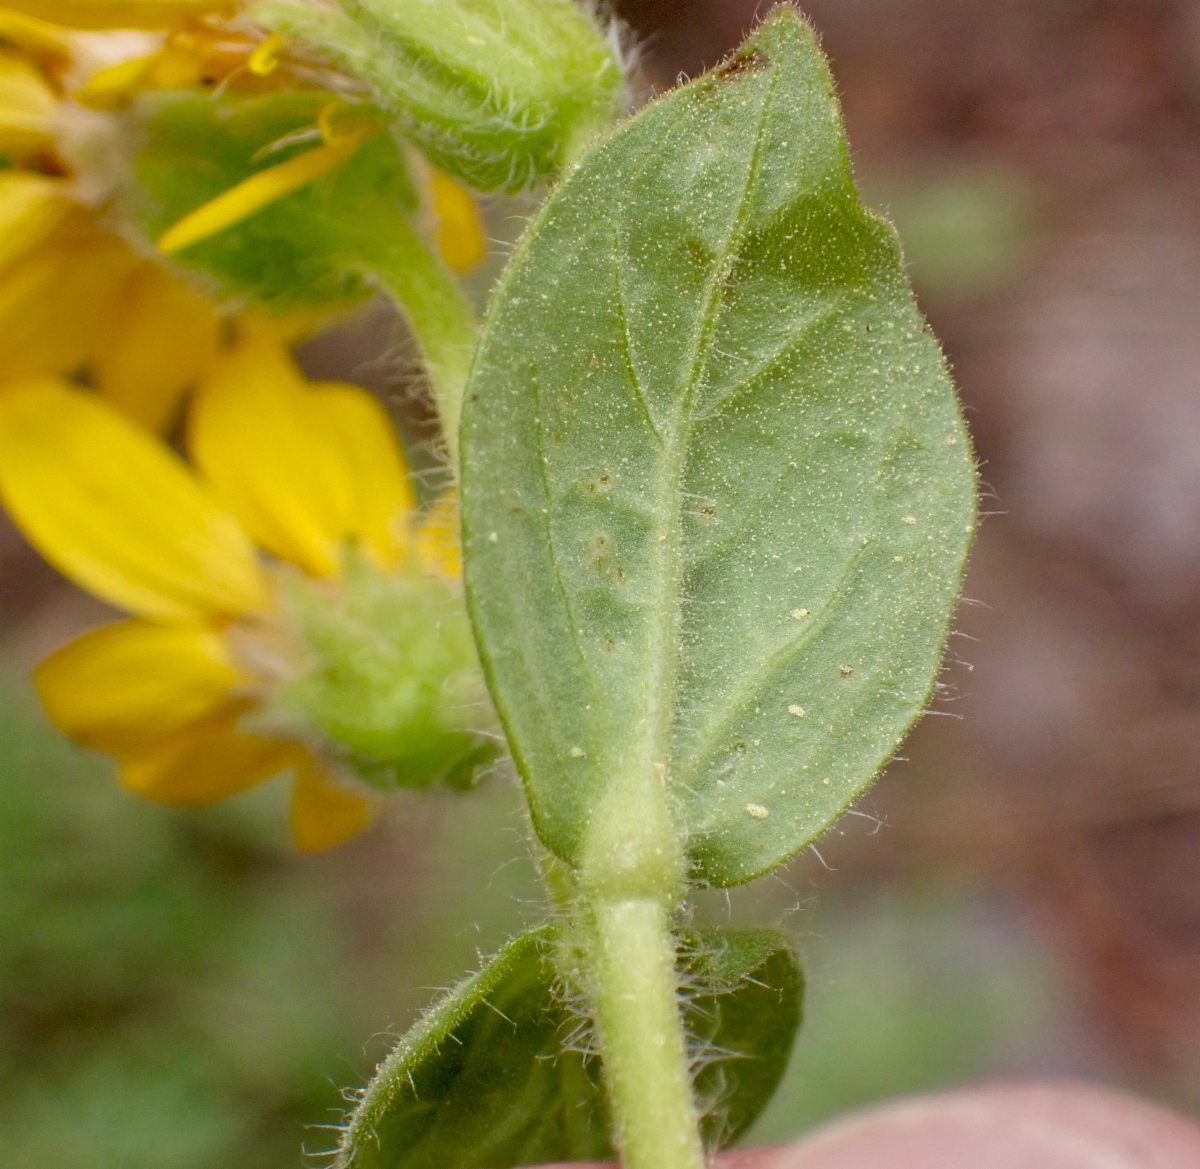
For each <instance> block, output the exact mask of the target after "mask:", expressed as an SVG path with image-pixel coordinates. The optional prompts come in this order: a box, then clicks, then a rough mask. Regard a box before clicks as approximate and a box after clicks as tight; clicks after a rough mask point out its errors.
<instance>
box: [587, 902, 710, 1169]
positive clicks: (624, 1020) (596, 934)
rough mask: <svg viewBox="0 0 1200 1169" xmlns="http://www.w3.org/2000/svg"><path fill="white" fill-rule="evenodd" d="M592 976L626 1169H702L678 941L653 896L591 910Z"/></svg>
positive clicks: (596, 1016) (592, 906) (594, 1007)
mask: <svg viewBox="0 0 1200 1169" xmlns="http://www.w3.org/2000/svg"><path fill="white" fill-rule="evenodd" d="M588 908H589V910H590V912H589V918H590V923H589V924H590V930H589V933H590V945H589V946H588V951H589V955H588V956H589V959H590V961H589V963H588V965H589V970H588V977H589V981H590V983H591V991H592V994H591V998H592V1010H593V1016H594V1021H595V1025H596V1031H597V1036H598V1038H599V1041H600V1050H601V1052H602V1054H603V1057H604V1074H605V1080H606V1083H607V1085H608V1093H609V1102H610V1104H611V1106H612V1112H613V1121H614V1127H615V1137H616V1143H617V1147H618V1148H619V1150H620V1153H621V1163H622V1165H623V1166H624V1169H703V1166H704V1150H703V1148H702V1146H701V1144H700V1135H699V1129H698V1126H697V1120H698V1118H697V1115H696V1107H695V1104H694V1102H693V1099H692V1088H691V1076H690V1073H689V1069H688V1055H687V1041H686V1037H685V1034H684V1028H683V1019H682V1016H681V1014H680V1010H679V999H678V994H677V989H678V988H677V985H676V974H675V945H674V942H673V939H672V937H671V929H670V919H669V915H668V911H667V909H666V908H665V907H664V905H663V903H662V901H661V900H659V899H657V898H646V897H639V898H631V899H628V900H620V901H607V900H602V901H598V902H592V903H591V904H590V906H589V907H588Z"/></svg>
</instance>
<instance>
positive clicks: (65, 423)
mask: <svg viewBox="0 0 1200 1169" xmlns="http://www.w3.org/2000/svg"><path fill="white" fill-rule="evenodd" d="M189 448H190V452H191V456H192V460H193V462H194V463H195V465H196V467H197V469H198V471H199V472H200V474H197V473H196V472H195V471H193V470H192V469H191V468H189V467H188V465H187V464H185V463H184V462H183V460H182V459H180V458H179V457H178V456H177V455H176V454H175V453H174V452H173V451H171V450H170V448H168V447H167V446H166V445H165V444H163V443H161V442H160V441H159V440H157V439H155V438H154V437H152V436H151V435H149V434H147V433H146V432H145V431H144V430H142V429H141V428H139V427H137V426H135V425H133V424H131V423H130V422H128V421H127V420H126V419H124V418H123V417H122V416H121V415H120V414H119V413H117V412H116V411H114V410H113V409H111V408H110V407H109V406H108V405H107V404H105V403H104V402H103V401H102V400H101V399H100V398H98V397H96V396H95V395H94V394H91V393H89V392H87V391H84V390H80V389H77V388H74V387H71V386H68V385H66V384H64V383H62V382H60V381H58V380H55V379H42V380H38V381H35V382H32V383H30V384H27V385H25V386H23V387H19V388H14V389H11V390H10V391H9V392H8V393H7V394H5V395H3V396H0V497H2V498H3V501H4V503H5V505H6V506H7V508H8V510H9V512H10V514H11V515H12V517H13V519H14V520H15V521H16V522H17V524H18V525H19V526H20V527H21V528H22V530H23V531H24V532H25V533H26V534H27V536H28V537H29V538H30V540H31V541H32V542H33V543H34V544H35V546H37V547H38V548H39V549H40V550H41V552H42V553H43V555H45V557H46V558H47V559H48V560H49V561H50V562H51V563H52V564H54V565H55V566H57V567H58V568H59V569H60V570H61V571H62V572H63V573H64V574H65V575H66V576H68V577H69V578H71V579H72V580H74V581H75V582H76V583H77V584H79V585H81V586H82V587H84V588H86V589H88V590H89V591H91V592H92V593H94V594H95V595H96V596H98V597H101V598H103V599H104V600H106V601H108V602H110V603H111V604H114V605H116V606H118V607H120V608H123V609H125V610H127V611H128V612H130V613H132V614H135V616H133V617H131V618H129V619H126V620H123V621H119V622H117V623H115V624H112V625H107V626H104V627H102V628H100V629H97V630H94V631H92V632H90V633H87V634H85V635H84V636H82V637H80V638H78V639H77V640H75V641H73V642H71V643H70V644H69V645H67V646H65V647H64V648H63V649H60V650H59V651H57V652H56V653H54V654H53V655H51V656H50V657H49V658H48V659H47V660H46V661H44V662H43V663H42V664H41V665H40V666H39V667H38V669H37V671H36V673H35V684H36V687H37V690H38V693H39V695H40V697H41V700H42V703H43V705H44V706H45V708H46V711H47V712H48V714H49V716H50V718H51V720H52V721H53V722H54V723H55V725H56V726H58V727H59V728H60V729H62V730H63V731H65V732H66V733H67V734H69V735H71V736H72V737H73V738H75V739H76V740H77V741H79V742H80V743H82V744H84V745H86V746H88V747H92V748H95V749H98V750H101V751H105V752H108V753H109V754H111V755H113V756H115V758H116V760H117V763H118V767H119V774H120V778H121V780H122V782H123V783H124V785H125V786H126V787H127V788H129V789H130V790H132V791H134V792H137V793H139V794H141V795H143V796H147V797H149V798H150V799H154V800H158V801H161V802H164V803H169V804H180V805H200V804H207V803H211V802H213V801H215V800H219V799H221V798H223V797H225V796H228V795H232V794H234V793H235V792H238V791H241V790H242V789H244V788H246V787H249V786H250V785H251V784H254V783H256V782H258V781H259V780H262V779H265V778H267V777H269V776H271V775H274V774H276V773H278V772H280V771H281V770H284V769H288V768H290V769H292V770H293V771H294V773H295V783H294V788H293V794H292V802H291V830H292V835H293V839H294V840H295V843H296V844H297V846H298V847H299V848H301V849H303V850H311V849H317V848H323V847H327V846H330V845H333V844H337V843H340V842H341V841H343V840H345V839H347V838H348V837H350V836H352V835H353V834H354V833H355V832H357V831H358V830H359V829H360V828H362V827H363V826H364V825H365V824H366V823H367V822H368V820H369V818H370V814H371V809H372V806H373V804H372V801H371V800H370V799H369V798H367V797H366V796H365V795H364V794H361V792H360V790H356V788H355V785H354V784H353V783H352V782H348V779H347V775H346V773H345V771H344V770H342V769H339V768H338V767H337V766H336V764H334V763H332V762H331V759H330V758H329V757H323V755H322V752H321V751H320V750H319V749H314V747H313V745H312V743H310V742H307V741H305V739H304V736H297V737H296V738H293V739H289V738H285V737H279V736H278V735H276V734H273V733H262V730H261V728H257V729H256V726H255V716H256V714H257V713H259V712H261V710H262V709H263V707H264V704H265V703H266V701H267V700H268V697H269V693H270V688H271V686H272V684H273V681H274V674H275V673H276V672H277V671H278V670H280V669H281V668H283V669H286V661H287V655H288V652H289V650H288V647H287V638H286V632H287V631H286V628H285V625H284V619H283V616H282V614H281V607H280V593H279V585H280V582H281V580H282V579H283V577H282V576H281V574H287V573H289V572H291V573H295V572H296V569H299V570H300V571H301V572H302V573H303V574H304V579H308V580H311V581H313V582H314V584H313V586H312V587H314V588H330V589H337V588H338V587H339V577H340V574H341V572H342V568H341V565H342V563H343V559H342V557H343V553H344V550H345V549H346V547H347V546H348V545H349V546H353V547H357V548H358V549H359V552H360V554H361V556H362V557H364V558H365V559H366V560H367V561H369V562H370V563H371V564H372V565H373V566H374V568H375V570H378V572H379V573H380V574H384V575H386V574H387V573H389V572H396V571H409V572H416V573H418V575H421V576H422V577H424V576H431V577H436V576H437V575H438V574H446V573H447V572H454V571H456V570H457V561H456V559H455V557H456V549H455V548H454V546H453V544H452V543H450V542H448V541H447V538H446V537H447V528H446V523H447V514H448V513H447V511H446V509H445V505H443V506H442V508H441V509H437V510H435V513H434V514H432V515H431V516H430V518H429V520H428V522H426V523H425V524H423V525H419V524H418V523H417V522H416V519H415V512H414V508H415V503H414V498H413V494H412V490H411V487H410V484H409V481H408V476H407V472H406V470H405V465H404V462H403V456H402V454H401V452H400V450H399V447H398V445H397V443H396V440H395V437H394V433H393V431H392V428H391V426H390V423H389V422H388V419H387V417H386V414H385V413H384V411H383V409H382V407H380V406H379V404H378V403H377V402H376V401H375V399H373V398H372V397H371V396H370V395H369V394H367V393H365V392H364V391H362V390H359V389H357V388H355V387H352V386H347V385H342V384H338V383H319V384H312V383H306V382H305V381H304V380H303V378H302V376H301V375H300V373H299V372H298V370H296V368H295V367H294V365H293V364H292V363H291V361H290V359H289V358H288V357H287V356H286V354H285V353H284V352H283V351H282V350H281V349H280V348H279V346H278V345H277V344H276V343H274V342H273V341H270V340H264V339H262V338H261V337H259V338H253V337H252V338H250V339H248V340H245V341H243V343H242V344H240V345H238V346H237V347H236V348H234V349H233V350H232V351H230V352H228V353H225V354H222V355H221V356H220V357H219V358H218V359H217V360H216V362H215V363H214V366H213V369H212V371H211V373H210V374H209V375H208V376H207V377H206V378H205V379H204V382H203V384H202V386H201V388H200V390H199V391H198V393H197V396H196V399H195V401H194V403H193V407H192V409H191V413H190V420H189ZM256 546H257V548H258V549H261V550H262V552H265V553H267V554H268V555H267V556H265V557H264V556H263V555H261V554H260V553H259V552H258V551H256ZM288 566H295V567H291V568H289V567H288ZM405 566H407V568H406V567H405ZM321 582H325V583H321ZM446 587H447V588H449V587H450V586H446ZM447 595H449V594H447ZM281 661H282V662H283V666H282V667H281V665H280V663H281Z"/></svg>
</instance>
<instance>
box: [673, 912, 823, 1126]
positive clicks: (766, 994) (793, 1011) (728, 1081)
mask: <svg viewBox="0 0 1200 1169" xmlns="http://www.w3.org/2000/svg"><path fill="white" fill-rule="evenodd" d="M685 941H691V945H692V947H694V949H692V955H691V960H690V963H689V966H688V970H686V972H685V978H686V981H688V982H689V983H690V984H691V987H692V991H694V993H692V995H691V996H690V997H689V999H688V1002H686V1006H685V1008H684V1014H685V1019H686V1023H688V1032H689V1035H690V1036H691V1039H692V1043H694V1044H695V1045H696V1048H697V1050H698V1051H700V1053H701V1055H702V1056H703V1059H702V1063H701V1067H700V1069H698V1072H697V1073H696V1078H695V1091H696V1098H697V1099H698V1101H700V1105H701V1110H702V1113H703V1116H704V1119H703V1121H702V1122H701V1129H702V1132H703V1135H704V1144H706V1145H707V1146H708V1147H709V1149H725V1147H727V1146H728V1145H732V1144H733V1143H734V1141H736V1140H738V1138H739V1137H742V1134H743V1133H744V1132H745V1131H746V1129H748V1128H749V1127H750V1126H751V1125H752V1123H754V1122H755V1121H756V1120H757V1119H758V1114H760V1113H761V1111H762V1110H763V1109H764V1108H766V1107H767V1103H768V1102H769V1101H770V1098H772V1096H774V1095H775V1089H776V1087H779V1083H780V1080H782V1078H784V1073H785V1072H786V1071H787V1060H788V1057H790V1056H791V1054H792V1044H793V1042H794V1039H796V1033H797V1031H799V1027H800V1020H802V1014H803V1005H804V975H803V973H802V971H800V964H799V961H798V959H797V957H796V952H794V951H793V949H792V947H791V945H790V943H788V941H787V937H786V935H784V934H782V933H781V931H780V930H774V929H708V930H700V931H697V933H696V934H694V935H691V937H690V939H686V937H685Z"/></svg>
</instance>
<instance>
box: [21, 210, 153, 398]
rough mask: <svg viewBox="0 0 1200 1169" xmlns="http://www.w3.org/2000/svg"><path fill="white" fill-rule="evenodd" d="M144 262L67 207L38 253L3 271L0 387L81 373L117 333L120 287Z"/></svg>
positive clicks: (82, 213)
mask: <svg viewBox="0 0 1200 1169" xmlns="http://www.w3.org/2000/svg"><path fill="white" fill-rule="evenodd" d="M137 263H139V261H138V259H137V257H135V256H134V254H133V252H132V251H131V250H130V248H129V246H128V245H127V244H126V243H124V241H122V240H120V239H118V237H117V236H115V235H112V234H110V233H108V232H101V231H98V230H97V229H96V227H95V225H94V223H93V222H92V217H91V215H90V213H88V212H86V211H84V210H83V209H82V208H77V207H71V208H68V209H67V212H66V214H65V215H64V217H63V219H62V220H61V222H59V223H58V224H57V225H55V226H54V227H53V228H52V230H50V231H49V232H48V233H47V235H46V237H45V238H44V239H43V240H42V241H41V242H40V243H39V244H38V245H37V246H36V247H34V248H32V249H31V250H30V251H28V252H27V253H26V254H25V255H22V256H20V257H19V258H17V259H16V260H15V261H14V262H13V263H11V264H10V265H9V266H8V267H7V268H6V269H2V270H0V381H2V382H19V381H24V380H26V379H28V378H32V377H37V376H39V375H41V374H47V373H64V374H67V373H73V372H74V371H75V370H76V369H78V368H79V367H80V366H81V365H82V364H83V363H84V362H85V361H86V360H87V358H89V357H90V356H91V355H92V354H93V353H95V351H96V349H97V348H98V347H99V345H100V343H101V340H102V338H104V337H105V336H108V335H111V332H112V329H113V327H114V323H115V307H116V306H115V303H114V297H113V287H114V285H116V284H119V282H120V281H121V280H122V279H123V278H124V277H125V276H126V275H127V274H128V273H129V272H130V271H131V270H132V268H133V267H134V266H135V265H136V264H137Z"/></svg>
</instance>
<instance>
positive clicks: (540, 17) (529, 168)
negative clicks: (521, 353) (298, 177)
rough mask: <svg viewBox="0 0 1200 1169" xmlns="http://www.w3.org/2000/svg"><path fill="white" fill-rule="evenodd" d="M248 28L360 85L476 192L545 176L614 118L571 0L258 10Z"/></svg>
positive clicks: (368, 2) (612, 72) (611, 77)
mask: <svg viewBox="0 0 1200 1169" xmlns="http://www.w3.org/2000/svg"><path fill="white" fill-rule="evenodd" d="M251 15H252V18H253V19H254V20H255V21H257V22H259V23H261V24H264V25H266V26H267V27H269V28H272V29H274V30H276V31H277V32H279V33H282V34H284V35H285V36H293V37H296V38H299V39H300V40H302V41H304V42H307V43H308V44H309V45H310V46H312V47H313V48H315V49H318V50H320V51H321V52H323V53H325V54H327V55H328V56H329V57H331V58H332V59H333V60H334V61H336V62H337V63H338V65H339V66H340V67H341V68H342V69H343V70H344V71H346V72H348V73H349V74H351V75H352V76H354V77H357V78H358V79H359V80H361V81H363V82H365V83H366V84H367V85H369V86H370V87H371V89H372V90H373V91H374V94H375V97H376V100H378V101H379V102H380V104H381V105H382V106H383V107H384V108H385V109H386V110H387V111H388V113H389V114H390V115H391V116H392V117H393V118H394V119H395V123H396V128H397V130H398V132H399V133H401V134H403V135H404V136H406V137H408V138H410V139H411V140H412V141H414V142H415V143H416V144H417V145H418V146H420V148H421V149H422V150H423V151H424V152H425V154H426V155H427V156H428V157H429V158H430V160H431V161H432V162H433V163H434V164H435V165H436V166H438V167H440V168H441V169H442V170H444V171H445V172H446V173H448V174H450V175H453V176H454V177H455V178H458V179H461V180H462V181H463V182H464V183H466V184H467V185H468V186H471V187H474V188H476V189H478V190H506V191H515V190H519V189H521V188H523V187H526V186H529V185H530V184H533V183H536V182H538V181H539V180H542V179H546V178H549V177H551V176H553V175H554V174H555V173H556V172H557V171H559V170H560V169H561V168H562V167H563V166H565V165H567V164H569V163H570V162H571V161H572V160H573V159H574V158H575V157H576V155H578V154H579V152H580V151H581V150H582V149H583V147H584V145H585V144H586V143H587V141H588V140H589V139H590V138H592V137H593V136H594V135H595V134H597V133H598V132H600V131H602V130H603V129H604V128H605V127H606V126H608V125H609V124H610V123H611V122H612V121H613V119H614V118H615V117H616V115H617V114H618V112H619V108H620V105H621V102H622V91H623V82H622V76H621V68H620V65H619V63H618V60H617V57H616V54H615V53H614V50H613V46H612V45H611V44H610V43H609V41H608V40H606V39H605V37H604V36H603V35H602V34H601V31H600V29H599V28H598V27H597V26H596V24H595V22H594V21H593V20H592V19H591V18H590V17H589V16H588V15H586V14H585V13H584V12H583V11H582V10H581V9H580V7H579V6H578V5H577V4H576V3H575V0H403V2H402V3H396V2H395V0H342V3H341V4H340V5H338V6H335V5H334V4H333V3H332V2H331V0H262V2H261V3H260V4H258V5H256V6H254V8H253V9H252V10H251Z"/></svg>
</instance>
